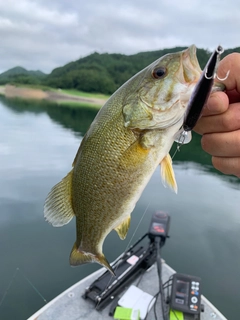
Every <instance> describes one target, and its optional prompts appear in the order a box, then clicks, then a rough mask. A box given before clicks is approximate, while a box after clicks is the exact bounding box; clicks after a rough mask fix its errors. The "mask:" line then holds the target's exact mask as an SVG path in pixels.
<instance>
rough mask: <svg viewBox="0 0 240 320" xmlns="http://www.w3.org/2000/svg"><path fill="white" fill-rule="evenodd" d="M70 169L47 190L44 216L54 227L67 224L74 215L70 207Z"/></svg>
mask: <svg viewBox="0 0 240 320" xmlns="http://www.w3.org/2000/svg"><path fill="white" fill-rule="evenodd" d="M72 172H73V171H72V170H71V171H70V172H69V173H68V174H67V175H66V177H64V178H63V179H62V181H60V182H59V183H58V184H56V185H55V186H54V187H53V188H52V190H51V191H50V192H49V194H48V196H47V199H46V201H45V204H44V217H45V219H46V220H47V221H48V222H49V223H51V224H52V225H53V226H54V227H61V226H63V225H65V224H67V223H68V222H69V221H70V220H71V219H72V218H73V216H74V211H73V208H72Z"/></svg>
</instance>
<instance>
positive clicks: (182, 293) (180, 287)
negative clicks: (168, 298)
mask: <svg viewBox="0 0 240 320" xmlns="http://www.w3.org/2000/svg"><path fill="white" fill-rule="evenodd" d="M176 289H177V290H176V297H175V302H176V303H178V304H181V305H188V295H189V282H186V281H182V280H177V286H176Z"/></svg>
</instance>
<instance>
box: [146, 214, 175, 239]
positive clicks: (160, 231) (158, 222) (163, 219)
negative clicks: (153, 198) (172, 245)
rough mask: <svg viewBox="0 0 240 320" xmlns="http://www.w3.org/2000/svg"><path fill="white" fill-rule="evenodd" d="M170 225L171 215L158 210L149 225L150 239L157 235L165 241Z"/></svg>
mask: <svg viewBox="0 0 240 320" xmlns="http://www.w3.org/2000/svg"><path fill="white" fill-rule="evenodd" d="M169 227H170V216H169V215H168V214H167V213H166V212H164V211H156V212H155V213H154V214H153V216H152V220H151V223H150V226H149V231H148V235H149V237H150V239H152V238H155V237H161V238H162V242H163V243H164V242H165V240H166V238H167V237H168V231H169Z"/></svg>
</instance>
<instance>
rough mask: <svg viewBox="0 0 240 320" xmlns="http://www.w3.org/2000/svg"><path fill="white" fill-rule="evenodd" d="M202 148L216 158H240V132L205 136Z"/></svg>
mask: <svg viewBox="0 0 240 320" xmlns="http://www.w3.org/2000/svg"><path fill="white" fill-rule="evenodd" d="M201 144H202V148H203V150H204V151H206V152H207V153H209V154H211V155H212V156H215V157H240V130H236V131H233V132H225V133H209V134H204V135H203V137H202V140H201Z"/></svg>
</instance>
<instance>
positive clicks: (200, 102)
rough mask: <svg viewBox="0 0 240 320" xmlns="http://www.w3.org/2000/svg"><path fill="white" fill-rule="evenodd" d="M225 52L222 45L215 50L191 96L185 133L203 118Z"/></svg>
mask: <svg viewBox="0 0 240 320" xmlns="http://www.w3.org/2000/svg"><path fill="white" fill-rule="evenodd" d="M223 52H224V49H223V47H222V46H220V45H219V46H218V47H217V48H216V49H215V51H214V52H213V53H212V55H211V57H210V58H209V60H208V62H207V64H206V66H205V68H204V70H203V72H202V75H201V76H200V79H199V80H198V82H197V84H196V86H195V88H194V90H193V93H192V94H191V97H190V99H189V102H188V106H187V111H186V113H185V118H184V122H183V130H184V131H191V130H192V129H193V128H194V126H195V125H196V123H197V121H198V119H199V118H200V116H201V112H202V109H203V107H204V105H205V103H206V101H207V99H208V97H209V95H210V93H211V91H212V87H213V84H214V79H215V77H216V74H217V67H218V64H219V61H220V56H221V54H222V53H223Z"/></svg>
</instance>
